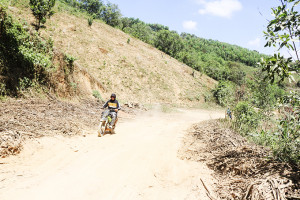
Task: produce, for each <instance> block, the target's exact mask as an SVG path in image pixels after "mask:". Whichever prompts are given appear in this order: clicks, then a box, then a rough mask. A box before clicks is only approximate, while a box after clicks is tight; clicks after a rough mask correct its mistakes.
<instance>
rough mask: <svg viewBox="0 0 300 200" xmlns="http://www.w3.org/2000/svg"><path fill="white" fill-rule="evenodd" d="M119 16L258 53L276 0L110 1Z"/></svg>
mask: <svg viewBox="0 0 300 200" xmlns="http://www.w3.org/2000/svg"><path fill="white" fill-rule="evenodd" d="M110 2H112V3H115V4H117V5H119V8H120V9H121V12H122V14H123V16H125V17H134V18H139V19H141V20H142V21H144V22H146V23H159V24H163V25H167V26H169V27H170V29H171V30H176V31H177V32H178V33H181V32H188V33H193V34H195V35H197V36H199V37H202V38H206V39H213V40H218V41H222V42H227V43H230V44H236V45H239V46H242V47H246V48H248V49H252V50H257V51H259V52H262V53H266V54H272V53H273V50H272V49H269V48H264V44H265V40H264V37H263V31H264V30H266V26H267V19H272V16H271V7H276V6H277V5H279V3H280V1H279V0H126V1H125V0H110Z"/></svg>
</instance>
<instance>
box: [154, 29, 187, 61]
mask: <svg viewBox="0 0 300 200" xmlns="http://www.w3.org/2000/svg"><path fill="white" fill-rule="evenodd" d="M154 46H155V47H156V48H158V49H159V50H161V51H163V52H165V53H166V54H168V55H170V56H172V57H177V54H178V53H179V52H180V51H181V50H183V48H184V44H183V41H182V39H181V38H180V36H179V35H178V33H176V32H171V31H169V30H160V31H159V32H158V34H157V36H156V39H155V41H154Z"/></svg>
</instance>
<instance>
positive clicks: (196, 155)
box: [179, 120, 300, 200]
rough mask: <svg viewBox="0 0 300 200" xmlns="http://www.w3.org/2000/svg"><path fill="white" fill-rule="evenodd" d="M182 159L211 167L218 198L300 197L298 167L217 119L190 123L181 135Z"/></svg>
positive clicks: (244, 199)
mask: <svg viewBox="0 0 300 200" xmlns="http://www.w3.org/2000/svg"><path fill="white" fill-rule="evenodd" d="M179 155H180V157H181V158H182V159H187V160H193V161H197V162H205V163H206V164H207V166H208V167H209V168H210V169H212V170H214V171H215V175H214V176H215V178H216V180H218V184H216V186H215V192H216V193H217V194H218V196H219V198H220V199H243V200H248V199H251V200H254V199H255V200H260V199H270V200H271V199H300V171H299V169H295V168H293V167H291V166H289V165H288V164H286V163H279V162H276V161H275V160H273V159H271V158H270V156H269V155H270V151H269V150H267V149H265V148H263V147H261V146H257V145H255V144H252V143H249V142H248V141H247V140H246V139H245V138H244V137H242V136H240V135H238V134H236V133H234V132H233V131H232V130H230V129H228V128H224V124H223V123H222V122H221V121H220V120H211V121H205V122H202V123H199V124H197V125H194V126H193V128H192V130H191V132H190V133H189V134H188V135H187V136H186V137H185V138H184V142H183V148H182V149H181V150H180V152H179Z"/></svg>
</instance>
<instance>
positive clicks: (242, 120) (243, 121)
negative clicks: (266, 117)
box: [233, 101, 260, 135]
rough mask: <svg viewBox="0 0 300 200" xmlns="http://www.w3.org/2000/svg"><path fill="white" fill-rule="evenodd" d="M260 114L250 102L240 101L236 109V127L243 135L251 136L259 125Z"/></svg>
mask: <svg viewBox="0 0 300 200" xmlns="http://www.w3.org/2000/svg"><path fill="white" fill-rule="evenodd" d="M259 120H260V117H259V114H258V113H257V112H256V111H255V110H254V108H253V107H252V106H251V104H250V103H249V102H246V101H240V102H238V104H237V105H236V106H235V108H234V122H233V124H234V127H235V129H236V130H238V131H239V132H240V133H242V134H243V135H250V133H251V132H252V131H255V130H256V128H257V126H258V124H259Z"/></svg>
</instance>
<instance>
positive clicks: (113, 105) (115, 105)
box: [103, 100, 121, 111]
mask: <svg viewBox="0 0 300 200" xmlns="http://www.w3.org/2000/svg"><path fill="white" fill-rule="evenodd" d="M106 107H108V109H110V110H113V111H114V110H115V109H118V110H120V109H121V108H120V104H119V102H118V101H117V100H114V101H112V100H109V101H107V102H106V103H105V104H104V105H103V108H106Z"/></svg>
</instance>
